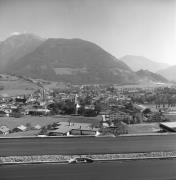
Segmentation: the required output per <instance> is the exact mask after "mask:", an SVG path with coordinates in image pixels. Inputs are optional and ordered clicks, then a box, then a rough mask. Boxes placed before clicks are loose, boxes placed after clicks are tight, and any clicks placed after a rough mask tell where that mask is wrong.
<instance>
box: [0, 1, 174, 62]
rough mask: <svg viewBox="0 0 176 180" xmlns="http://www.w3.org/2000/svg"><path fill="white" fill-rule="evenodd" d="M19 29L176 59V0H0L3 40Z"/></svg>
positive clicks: (129, 52) (119, 52)
mask: <svg viewBox="0 0 176 180" xmlns="http://www.w3.org/2000/svg"><path fill="white" fill-rule="evenodd" d="M18 32H19V33H34V34H37V35H39V36H42V37H44V38H49V37H55V38H81V39H85V40H88V41H91V42H94V43H96V44H97V45H99V46H101V47H102V48H103V49H105V50H106V51H108V52H109V53H111V54H112V55H114V56H115V57H117V58H120V57H122V56H125V55H136V56H144V57H146V58H149V59H151V60H153V61H158V62H164V63H168V64H171V65H172V64H176V0H0V41H2V40H4V39H6V38H7V37H9V36H10V35H12V34H14V33H15V34H17V33H18Z"/></svg>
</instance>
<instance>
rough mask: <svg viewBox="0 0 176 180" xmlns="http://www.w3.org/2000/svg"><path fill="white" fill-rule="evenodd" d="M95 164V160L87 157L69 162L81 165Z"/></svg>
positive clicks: (69, 161)
mask: <svg viewBox="0 0 176 180" xmlns="http://www.w3.org/2000/svg"><path fill="white" fill-rule="evenodd" d="M92 162H94V160H93V159H91V158H87V157H83V158H82V157H76V158H72V159H70V160H68V163H69V164H77V163H78V164H80V163H92Z"/></svg>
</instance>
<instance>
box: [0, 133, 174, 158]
mask: <svg viewBox="0 0 176 180" xmlns="http://www.w3.org/2000/svg"><path fill="white" fill-rule="evenodd" d="M150 151H176V135H163V136H132V137H117V138H112V137H103V138H102V137H101V138H100V137H84V138H24V139H0V156H11V155H13V156H14V155H44V154H48V155H50V154H101V153H132V152H150Z"/></svg>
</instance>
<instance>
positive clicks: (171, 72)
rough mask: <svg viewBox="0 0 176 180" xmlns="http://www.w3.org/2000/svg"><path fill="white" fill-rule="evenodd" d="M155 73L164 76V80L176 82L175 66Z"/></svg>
mask: <svg viewBox="0 0 176 180" xmlns="http://www.w3.org/2000/svg"><path fill="white" fill-rule="evenodd" d="M157 73H158V74H161V75H162V76H164V77H165V78H167V79H169V80H171V81H176V65H175V66H170V67H168V68H166V69H163V70H160V71H158V72H157Z"/></svg>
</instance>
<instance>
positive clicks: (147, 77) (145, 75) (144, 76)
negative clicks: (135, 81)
mask: <svg viewBox="0 0 176 180" xmlns="http://www.w3.org/2000/svg"><path fill="white" fill-rule="evenodd" d="M136 74H137V76H139V77H140V81H141V82H156V83H157V82H160V83H167V82H168V80H167V79H166V78H164V77H163V76H161V75H159V74H156V73H153V72H151V71H148V70H139V71H137V72H136Z"/></svg>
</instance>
